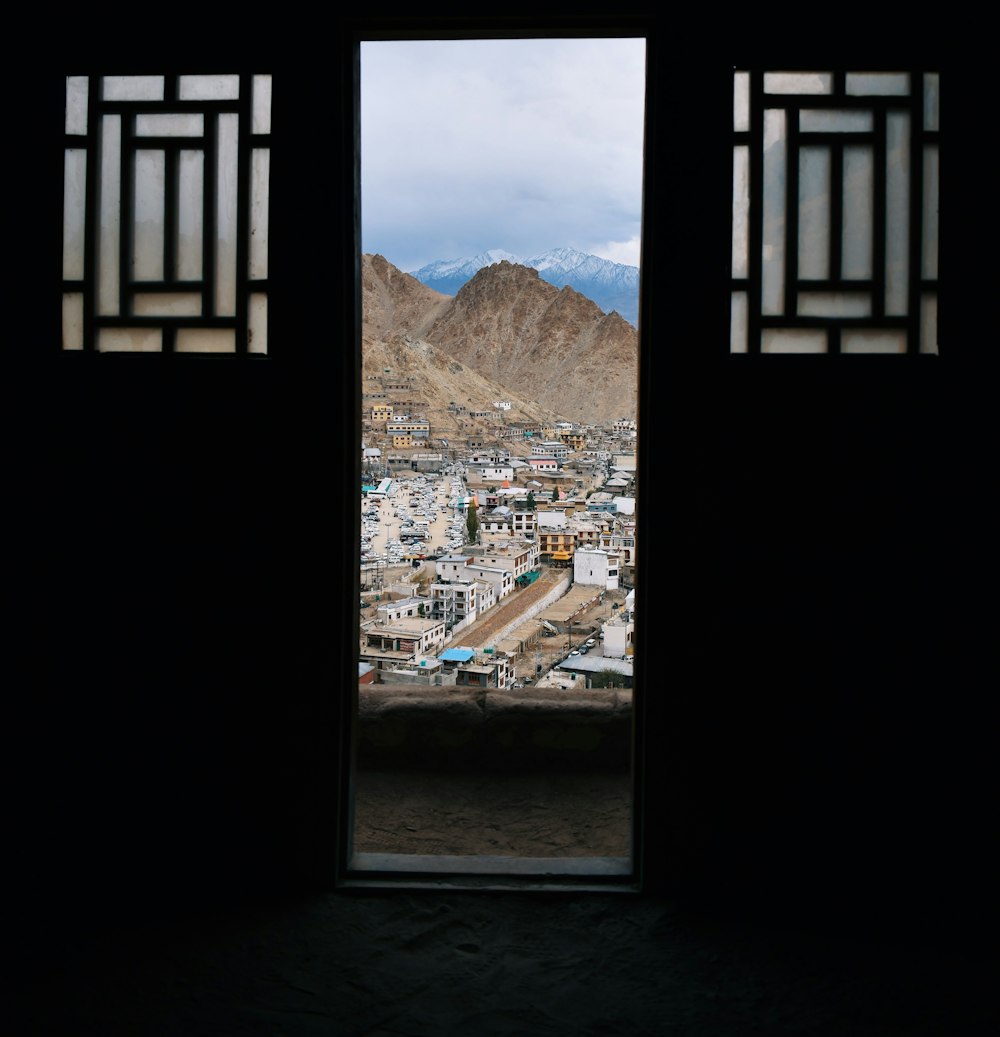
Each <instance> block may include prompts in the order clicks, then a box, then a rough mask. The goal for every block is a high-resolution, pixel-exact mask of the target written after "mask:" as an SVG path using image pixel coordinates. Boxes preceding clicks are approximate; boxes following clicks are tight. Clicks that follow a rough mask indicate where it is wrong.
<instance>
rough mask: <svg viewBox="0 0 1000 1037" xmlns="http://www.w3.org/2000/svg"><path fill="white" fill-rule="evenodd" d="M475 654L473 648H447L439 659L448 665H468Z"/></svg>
mask: <svg viewBox="0 0 1000 1037" xmlns="http://www.w3.org/2000/svg"><path fill="white" fill-rule="evenodd" d="M475 654H476V653H475V651H474V650H473V649H471V648H447V649H445V650H444V651H443V652H442V653H441V654H440V655H439V656H438V658H439V659H440V660H441V661H442V662H446V663H467V662H468V661H469V660H470V659H472V658H473V657H474V656H475Z"/></svg>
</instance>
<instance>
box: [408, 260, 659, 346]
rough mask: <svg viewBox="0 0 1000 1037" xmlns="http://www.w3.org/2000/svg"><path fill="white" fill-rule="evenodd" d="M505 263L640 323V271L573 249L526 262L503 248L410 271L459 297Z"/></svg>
mask: <svg viewBox="0 0 1000 1037" xmlns="http://www.w3.org/2000/svg"><path fill="white" fill-rule="evenodd" d="M504 260H506V261H507V262H509V263H517V264H519V265H521V266H527V267H531V268H532V269H534V270H537V271H538V273H539V275H540V276H541V277H542V279H543V280H545V281H548V282H549V284H553V285H555V286H556V287H557V288H562V287H563V286H565V285H569V287H570V288H574V289H576V291H578V292H579V293H580V294H581V295H585V296H586V297H587V298H588V299H592V300H593V301H594V302H595V303H597V305H598V306H599V307H600V308H601V309H602V310H603V311H604V312H605V313H612V312H616V313H618V314H620V315H621V316H622V317H624V318H625V320H627V321H628V322H629V323H630V324H631V325H632V326H633V327H638V323H639V268H638V267H637V266H629V265H627V264H625V263H613V262H611V260H609V259H601V258H600V257H599V256H594V255H590V254H588V253H586V252H578V251H577V250H576V249H572V248H554V249H550V250H549V251H548V252H543V253H542V254H541V255H538V256H532V257H529V258H527V259H523V258H519V257H518V256H515V255H513V254H512V253H510V252H505V251H504V250H503V249H490V250H489V251H487V252H482V253H480V254H479V255H478V256H473V257H472V258H467V259H449V260H438V261H437V262H434V263H428V264H427V265H426V266H423V267H421V268H420V269H419V270H414V271H411V275H412V276H413V277H415V278H416V279H417V280H418V281H420V282H421V284H425V285H427V286H428V287H429V288H433V289H434V290H435V291H437V292H441V293H442V294H444V295H456V294H457V293H458V290H459V289H460V288H461V287H462V286H463V285H464V284H466V282H468V281H469V280H470V278H472V277H473V276H474V275H475V274H476V273H477V272H478V271H479V270H482V269H483V267H487V266H492V265H494V264H496V263H500V262H503V261H504Z"/></svg>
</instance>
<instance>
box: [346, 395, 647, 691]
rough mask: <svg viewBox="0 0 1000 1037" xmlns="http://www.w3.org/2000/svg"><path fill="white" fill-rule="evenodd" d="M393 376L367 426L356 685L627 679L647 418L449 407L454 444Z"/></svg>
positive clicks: (561, 686)
mask: <svg viewBox="0 0 1000 1037" xmlns="http://www.w3.org/2000/svg"><path fill="white" fill-rule="evenodd" d="M382 382H383V385H382V386H373V387H371V391H370V396H371V398H372V399H371V402H370V404H369V405H368V406H367V407H366V412H365V416H364V419H363V426H362V444H361V451H362V486H361V501H360V507H361V537H360V588H361V598H360V602H359V610H360V611H359V616H360V619H359V635H360V645H359V666H358V674H359V681H360V683H361V684H362V685H364V684H390V685H391V684H397V685H410V686H413V685H417V686H425V687H428V688H433V687H442V688H445V687H452V688H454V687H460V688H469V689H474V688H479V689H483V690H494V691H501V690H517V689H525V688H527V687H529V686H532V685H533V686H535V687H538V688H549V689H555V690H556V692H557V693H558V691H559V690H563V691H568V690H570V689H583V688H620V689H630V688H631V687H632V662H633V652H634V616H635V588H634V585H635V571H636V570H635V566H636V534H637V530H636V514H635V500H636V498H635V494H636V475H637V473H636V422H635V421H634V420H631V419H628V418H621V419H619V420H616V421H615V422H613V423H611V424H610V425H583V424H579V423H574V422H569V421H554V422H552V423H551V424H547V425H546V424H541V423H539V424H531V423H528V422H517V423H515V422H508V421H505V420H504V418H505V417H506V415H505V411H506V409H507V407H505V404H504V401H490V402H489V403H488V404H485V405H483V406H481V407H475V406H471V407H466V406H462V407H461V408H459V406H458V405H457V404H455V403H452V405H451V407H450V408H449V409H452V410H454V411H461V414H462V417H463V419H464V420H463V423H462V424H463V430H468V432H469V434H467V435H465V436H464V437H463V438H462V439H461V440H459V439H458V438H457V437H456V436H455V435H454V433H452V432H451V431H450V430H449V429H447V428H443V429H441V430H440V431H438V430H435V429H433V428H432V427H431V422H430V421H429V420H428V419H427V418H424V417H418V416H415V415H414V414H411V413H399V412H398V411H399V408H398V407H396V406H394V404H393V403H392V402H390V400H391V390H392V389H393V388H395V385H394V384H393V381H392V376H391V375H388V376H387V377H386V378H385V379H382ZM382 388H385V389H387V390H388V391H385V392H379V391H377V390H378V389H382ZM400 388H401V389H402V388H403V387H402V386H400ZM508 407H509V405H508ZM456 424H457V423H456ZM436 432H437V434H436V435H435V433H436ZM445 432H447V434H448V438H441V436H442V435H443V434H444V433H445Z"/></svg>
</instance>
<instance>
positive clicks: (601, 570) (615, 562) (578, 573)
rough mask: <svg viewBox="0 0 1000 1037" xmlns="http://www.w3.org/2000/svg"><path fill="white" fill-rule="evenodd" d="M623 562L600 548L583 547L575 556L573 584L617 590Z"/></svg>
mask: <svg viewBox="0 0 1000 1037" xmlns="http://www.w3.org/2000/svg"><path fill="white" fill-rule="evenodd" d="M620 575H621V560H620V559H619V557H618V555H616V554H609V553H608V552H607V551H602V550H601V549H600V548H599V547H581V548H578V549H577V551H576V552H575V553H574V554H573V582H574V583H578V584H581V585H583V586H590V587H603V588H604V590H609V591H613V590H617V589H618V579H619V576H620Z"/></svg>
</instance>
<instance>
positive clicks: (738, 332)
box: [729, 292, 749, 353]
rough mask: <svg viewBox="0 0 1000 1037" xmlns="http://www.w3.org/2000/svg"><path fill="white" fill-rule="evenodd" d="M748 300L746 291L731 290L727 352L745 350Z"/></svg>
mask: <svg viewBox="0 0 1000 1037" xmlns="http://www.w3.org/2000/svg"><path fill="white" fill-rule="evenodd" d="M748 306H749V301H748V299H747V293H746V292H733V294H732V302H731V304H730V317H729V352H730V353H746V352H747V330H748V322H747V310H748Z"/></svg>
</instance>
